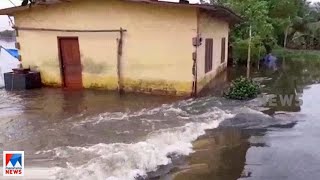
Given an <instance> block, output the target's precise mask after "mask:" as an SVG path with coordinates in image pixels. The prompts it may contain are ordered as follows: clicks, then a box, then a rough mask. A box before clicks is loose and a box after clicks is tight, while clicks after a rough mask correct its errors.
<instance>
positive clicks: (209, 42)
mask: <svg viewBox="0 0 320 180" xmlns="http://www.w3.org/2000/svg"><path fill="white" fill-rule="evenodd" d="M205 46H206V47H205V48H206V49H205V63H204V64H205V68H204V69H205V73H207V72H210V71H211V70H212V51H213V39H212V38H207V39H206V45H205Z"/></svg>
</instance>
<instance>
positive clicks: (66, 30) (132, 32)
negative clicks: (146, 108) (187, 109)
mask: <svg viewBox="0 0 320 180" xmlns="http://www.w3.org/2000/svg"><path fill="white" fill-rule="evenodd" d="M0 15H10V16H13V17H14V19H15V25H14V29H15V30H16V32H17V43H16V47H17V48H18V49H19V50H20V54H21V62H22V64H23V66H24V67H30V68H31V69H35V70H38V71H40V72H41V76H42V81H43V82H42V83H43V84H45V85H48V86H57V87H65V88H71V89H79V88H96V89H106V90H119V91H120V92H142V93H149V94H164V95H177V96H190V95H195V94H197V93H199V92H200V91H201V90H202V89H203V88H204V87H205V86H206V85H207V84H208V83H209V82H210V81H211V80H212V79H213V78H214V77H215V76H216V75H217V74H219V73H220V72H221V71H223V70H224V69H225V68H226V67H227V55H228V34H229V29H230V27H231V25H232V24H234V23H237V22H238V21H240V17H239V16H238V15H236V14H235V13H234V12H233V11H231V10H230V9H228V8H226V7H223V6H220V5H202V4H189V3H187V2H180V3H178V2H162V1H157V0H108V1H104V0H72V1H63V0H60V1H58V0H57V1H50V0H47V1H39V2H37V3H36V4H32V5H28V6H19V7H12V8H7V9H1V10H0Z"/></svg>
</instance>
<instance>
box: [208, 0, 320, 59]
mask: <svg viewBox="0 0 320 180" xmlns="http://www.w3.org/2000/svg"><path fill="white" fill-rule="evenodd" d="M202 2H203V3H209V2H210V3H211V4H213V3H218V4H221V5H224V6H227V7H229V8H231V9H233V10H234V11H235V12H237V13H238V14H240V15H241V16H242V17H243V18H244V19H245V20H244V21H243V22H242V23H240V24H238V25H235V27H234V28H233V31H232V33H231V35H230V41H231V43H232V46H233V49H234V52H233V54H234V59H236V60H237V61H239V62H243V61H246V59H247V49H248V42H249V28H250V26H251V27H252V33H253V34H252V35H253V37H252V38H253V40H252V46H253V48H252V57H251V59H252V62H253V63H255V62H254V61H258V60H259V59H260V58H261V57H262V56H264V55H265V53H266V47H268V46H269V47H271V48H272V49H273V48H274V47H277V46H279V47H288V48H294V49H313V50H314V49H317V50H320V3H316V4H310V2H308V1H307V0H241V1H240V0H210V1H209V2H207V1H204V0H203V1H202Z"/></svg>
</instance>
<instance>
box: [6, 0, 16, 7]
mask: <svg viewBox="0 0 320 180" xmlns="http://www.w3.org/2000/svg"><path fill="white" fill-rule="evenodd" d="M8 1H10V3H11V4H12V5H13V6H16V5H15V4H14V3H13V2H12V1H11V0H8Z"/></svg>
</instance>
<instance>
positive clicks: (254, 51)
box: [232, 40, 265, 65]
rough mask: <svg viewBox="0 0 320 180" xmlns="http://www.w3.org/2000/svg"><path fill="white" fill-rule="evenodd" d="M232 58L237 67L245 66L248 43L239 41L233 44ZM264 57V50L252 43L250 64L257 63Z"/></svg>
mask: <svg viewBox="0 0 320 180" xmlns="http://www.w3.org/2000/svg"><path fill="white" fill-rule="evenodd" d="M232 45H233V58H234V59H235V60H236V63H237V64H238V65H242V64H245V65H246V64H247V59H248V46H249V45H248V41H247V40H240V41H237V42H234V43H233V44H232ZM264 55H265V48H264V47H263V46H262V45H261V44H258V43H256V42H254V41H253V43H252V46H251V63H257V62H259V60H260V59H261V57H263V56H264Z"/></svg>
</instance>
